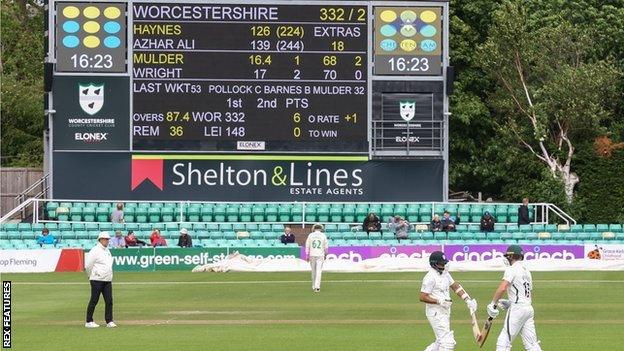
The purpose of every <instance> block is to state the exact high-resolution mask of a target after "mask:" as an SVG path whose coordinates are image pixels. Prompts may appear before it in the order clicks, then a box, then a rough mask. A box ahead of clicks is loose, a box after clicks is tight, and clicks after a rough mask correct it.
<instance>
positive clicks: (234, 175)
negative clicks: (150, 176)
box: [171, 162, 363, 187]
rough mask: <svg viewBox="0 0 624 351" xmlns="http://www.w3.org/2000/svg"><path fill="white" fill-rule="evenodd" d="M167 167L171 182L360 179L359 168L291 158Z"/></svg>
mask: <svg viewBox="0 0 624 351" xmlns="http://www.w3.org/2000/svg"><path fill="white" fill-rule="evenodd" d="M302 168H304V169H302ZM171 171H172V173H173V180H172V182H171V184H172V185H174V186H181V185H189V186H284V187H323V186H325V187H359V186H361V185H362V183H363V179H362V169H359V168H356V169H352V170H346V169H342V168H338V169H327V168H317V167H315V165H314V164H313V163H312V162H308V163H307V164H306V167H296V166H295V163H294V162H291V163H289V164H287V165H286V166H284V165H273V166H272V168H271V169H264V168H261V169H245V168H237V167H233V166H231V165H226V164H225V163H223V162H221V163H219V165H218V166H217V167H215V168H209V169H199V168H198V167H196V166H194V164H193V162H178V163H175V164H174V165H173V166H172V167H171Z"/></svg>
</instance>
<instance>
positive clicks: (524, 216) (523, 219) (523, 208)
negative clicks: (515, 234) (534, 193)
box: [518, 197, 531, 225]
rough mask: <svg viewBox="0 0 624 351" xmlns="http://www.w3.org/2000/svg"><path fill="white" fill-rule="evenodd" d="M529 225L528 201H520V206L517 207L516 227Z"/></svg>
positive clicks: (525, 199) (526, 199)
mask: <svg viewBox="0 0 624 351" xmlns="http://www.w3.org/2000/svg"><path fill="white" fill-rule="evenodd" d="M521 224H531V218H530V217H529V199H528V198H526V197H525V198H524V199H522V205H520V207H518V225H521Z"/></svg>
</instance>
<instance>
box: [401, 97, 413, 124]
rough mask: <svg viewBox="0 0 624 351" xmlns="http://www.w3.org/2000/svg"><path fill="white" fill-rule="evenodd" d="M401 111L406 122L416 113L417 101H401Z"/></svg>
mask: <svg viewBox="0 0 624 351" xmlns="http://www.w3.org/2000/svg"><path fill="white" fill-rule="evenodd" d="M399 106H400V109H399V113H400V114H401V118H403V120H404V121H405V122H409V121H411V120H412V118H414V115H415V114H416V103H415V102H414V101H400V102H399Z"/></svg>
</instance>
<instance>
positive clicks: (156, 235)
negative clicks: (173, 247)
mask: <svg viewBox="0 0 624 351" xmlns="http://www.w3.org/2000/svg"><path fill="white" fill-rule="evenodd" d="M150 241H151V242H152V246H154V247H156V246H167V240H165V238H163V237H162V236H161V235H160V230H158V229H154V231H153V232H152V235H151V236H150Z"/></svg>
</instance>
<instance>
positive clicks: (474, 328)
mask: <svg viewBox="0 0 624 351" xmlns="http://www.w3.org/2000/svg"><path fill="white" fill-rule="evenodd" d="M470 317H471V318H472V320H471V324H472V335H473V336H474V338H475V341H476V342H479V339H480V338H481V332H480V331H479V323H478V322H477V314H476V312H475V313H472V314H471V315H470Z"/></svg>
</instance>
